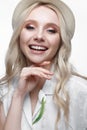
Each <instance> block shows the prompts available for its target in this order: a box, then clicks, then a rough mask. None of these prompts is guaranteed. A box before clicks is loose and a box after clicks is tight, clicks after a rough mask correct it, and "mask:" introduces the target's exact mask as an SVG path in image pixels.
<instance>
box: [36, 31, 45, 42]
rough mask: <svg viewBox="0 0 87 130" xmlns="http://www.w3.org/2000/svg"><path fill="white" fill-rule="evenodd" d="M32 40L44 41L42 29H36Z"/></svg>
mask: <svg viewBox="0 0 87 130" xmlns="http://www.w3.org/2000/svg"><path fill="white" fill-rule="evenodd" d="M34 40H35V41H37V42H44V40H45V36H44V31H43V30H42V29H39V30H37V32H36V33H35V35H34Z"/></svg>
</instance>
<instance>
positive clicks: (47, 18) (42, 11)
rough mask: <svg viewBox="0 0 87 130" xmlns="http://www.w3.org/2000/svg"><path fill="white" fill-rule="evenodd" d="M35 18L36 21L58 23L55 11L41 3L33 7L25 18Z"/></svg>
mask: <svg viewBox="0 0 87 130" xmlns="http://www.w3.org/2000/svg"><path fill="white" fill-rule="evenodd" d="M27 20H36V21H43V22H53V23H55V24H59V18H58V14H57V13H56V11H54V10H53V9H51V8H50V7H47V6H44V5H41V6H38V7H36V8H34V9H33V10H32V11H31V12H30V13H29V15H28V16H27V18H26V20H25V21H27Z"/></svg>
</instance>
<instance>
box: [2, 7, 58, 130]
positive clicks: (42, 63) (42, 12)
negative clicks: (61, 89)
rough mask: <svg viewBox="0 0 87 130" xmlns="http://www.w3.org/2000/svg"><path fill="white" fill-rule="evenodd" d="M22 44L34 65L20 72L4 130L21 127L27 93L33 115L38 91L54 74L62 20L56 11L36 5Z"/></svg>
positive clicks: (21, 38)
mask: <svg viewBox="0 0 87 130" xmlns="http://www.w3.org/2000/svg"><path fill="white" fill-rule="evenodd" d="M19 44H20V48H21V50H22V52H23V54H24V55H25V56H26V58H27V61H29V62H31V66H29V67H25V68H23V69H22V71H21V74H20V77H19V83H18V86H17V89H16V90H15V92H14V94H13V98H12V102H11V105H10V109H9V112H8V115H7V117H6V121H3V122H4V123H2V126H4V129H3V130H21V115H22V108H23V102H24V98H25V95H26V94H27V93H29V95H30V98H31V106H32V114H33V113H34V109H35V106H36V103H37V100H38V92H39V90H40V89H41V88H42V87H43V85H44V83H45V81H46V80H47V79H48V80H50V79H51V78H52V76H53V72H50V67H51V64H52V60H53V58H54V56H55V55H56V53H57V51H58V49H59V45H60V34H59V19H58V16H57V15H56V13H55V12H54V11H53V10H51V9H49V8H47V7H45V6H40V7H38V8H35V9H34V10H33V11H32V12H31V13H30V14H29V16H28V17H27V19H26V20H25V22H24V26H23V28H22V30H21V33H20V43H19ZM14 108H15V110H14ZM3 115H4V113H3ZM13 116H14V118H12V117H13ZM3 124H4V125H3Z"/></svg>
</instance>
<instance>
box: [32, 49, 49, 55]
mask: <svg viewBox="0 0 87 130" xmlns="http://www.w3.org/2000/svg"><path fill="white" fill-rule="evenodd" d="M30 50H31V53H32V54H38V55H39V54H44V53H45V52H46V51H37V50H32V49H30Z"/></svg>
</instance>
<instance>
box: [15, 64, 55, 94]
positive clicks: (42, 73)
mask: <svg viewBox="0 0 87 130" xmlns="http://www.w3.org/2000/svg"><path fill="white" fill-rule="evenodd" d="M49 64H50V62H43V63H41V64H39V65H37V66H36V65H32V66H30V67H25V68H23V69H22V71H21V74H20V79H19V83H18V87H17V91H18V93H19V94H21V95H22V96H25V95H26V94H27V93H28V92H31V91H32V90H33V89H34V88H35V87H36V86H37V84H38V82H39V81H40V80H41V78H44V79H48V80H50V79H51V78H52V76H53V73H52V72H50V71H49V70H47V69H45V68H44V67H45V66H47V65H49Z"/></svg>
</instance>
